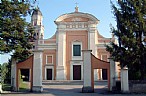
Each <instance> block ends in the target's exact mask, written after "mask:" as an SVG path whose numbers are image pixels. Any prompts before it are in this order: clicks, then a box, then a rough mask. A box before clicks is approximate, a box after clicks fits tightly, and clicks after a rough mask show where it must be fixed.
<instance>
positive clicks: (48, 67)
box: [45, 66, 54, 80]
mask: <svg viewBox="0 0 146 96" xmlns="http://www.w3.org/2000/svg"><path fill="white" fill-rule="evenodd" d="M47 69H52V80H54V66H45V80H47V73H46V72H47Z"/></svg>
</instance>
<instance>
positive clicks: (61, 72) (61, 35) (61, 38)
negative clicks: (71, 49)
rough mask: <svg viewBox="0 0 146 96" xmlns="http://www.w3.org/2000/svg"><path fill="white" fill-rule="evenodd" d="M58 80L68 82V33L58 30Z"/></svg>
mask: <svg viewBox="0 0 146 96" xmlns="http://www.w3.org/2000/svg"><path fill="white" fill-rule="evenodd" d="M57 36H58V37H57V38H58V39H57V44H58V48H57V68H56V69H57V74H56V79H57V80H66V74H65V64H66V32H64V31H63V30H62V31H60V30H59V29H58V33H57Z"/></svg>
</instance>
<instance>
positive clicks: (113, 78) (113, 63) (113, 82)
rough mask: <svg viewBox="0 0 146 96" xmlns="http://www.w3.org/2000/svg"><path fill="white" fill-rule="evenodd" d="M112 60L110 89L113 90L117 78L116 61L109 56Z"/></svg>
mask: <svg viewBox="0 0 146 96" xmlns="http://www.w3.org/2000/svg"><path fill="white" fill-rule="evenodd" d="M109 61H110V91H112V88H113V87H114V86H116V78H115V73H116V71H115V62H114V61H113V59H112V58H109Z"/></svg>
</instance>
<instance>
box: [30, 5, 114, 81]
mask: <svg viewBox="0 0 146 96" xmlns="http://www.w3.org/2000/svg"><path fill="white" fill-rule="evenodd" d="M42 21H43V15H42V13H41V11H40V10H39V8H37V9H35V10H34V11H33V13H32V17H31V23H32V25H33V26H34V29H35V34H34V37H35V38H36V40H35V41H34V42H31V43H33V45H34V47H33V50H42V51H43V55H42V60H43V63H42V76H43V77H42V78H43V80H83V55H82V50H92V54H93V55H94V56H95V57H97V58H99V59H101V60H103V61H105V62H108V58H109V57H110V54H109V53H108V52H107V51H106V47H105V44H109V42H111V41H112V42H115V39H114V37H111V38H105V37H103V36H102V35H100V33H99V32H98V29H97V25H98V24H99V20H98V19H97V18H96V17H95V16H93V15H92V14H89V13H83V12H79V10H78V7H77V6H76V7H75V11H74V12H71V13H67V14H63V15H60V16H59V17H58V18H57V19H56V20H55V21H54V23H55V24H56V26H57V29H56V32H54V35H53V36H52V37H51V38H49V39H44V26H43V23H42ZM94 79H95V80H106V79H107V71H106V69H96V70H94Z"/></svg>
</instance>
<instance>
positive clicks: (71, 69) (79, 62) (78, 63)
mask: <svg viewBox="0 0 146 96" xmlns="http://www.w3.org/2000/svg"><path fill="white" fill-rule="evenodd" d="M73 65H81V80H83V61H81V60H73V61H71V62H70V80H73Z"/></svg>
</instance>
